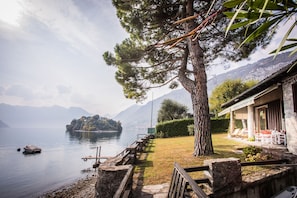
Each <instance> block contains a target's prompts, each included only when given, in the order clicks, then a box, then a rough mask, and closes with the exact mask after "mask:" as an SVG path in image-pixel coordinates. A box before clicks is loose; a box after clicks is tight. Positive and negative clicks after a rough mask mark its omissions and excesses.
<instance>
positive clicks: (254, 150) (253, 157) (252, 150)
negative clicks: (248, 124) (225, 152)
mask: <svg viewBox="0 0 297 198" xmlns="http://www.w3.org/2000/svg"><path fill="white" fill-rule="evenodd" d="M242 151H243V153H244V155H245V161H247V162H257V161H263V160H268V159H269V158H270V156H268V155H265V154H263V153H262V149H261V148H258V147H255V146H248V147H245V148H243V150H242Z"/></svg>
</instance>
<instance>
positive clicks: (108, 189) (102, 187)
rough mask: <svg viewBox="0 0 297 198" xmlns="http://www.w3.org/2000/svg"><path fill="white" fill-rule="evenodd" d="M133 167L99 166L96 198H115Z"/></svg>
mask: <svg viewBox="0 0 297 198" xmlns="http://www.w3.org/2000/svg"><path fill="white" fill-rule="evenodd" d="M131 166H132V165H123V166H108V165H107V166H104V165H101V166H99V169H98V178H97V182H96V187H95V189H96V198H110V197H113V195H114V194H115V193H116V191H117V189H118V188H119V186H120V184H121V182H122V180H123V178H124V177H125V175H126V173H127V171H128V169H129V168H130V167H131Z"/></svg>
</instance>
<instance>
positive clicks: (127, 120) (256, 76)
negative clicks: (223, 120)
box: [114, 53, 297, 129]
mask: <svg viewBox="0 0 297 198" xmlns="http://www.w3.org/2000/svg"><path fill="white" fill-rule="evenodd" d="M288 54H289V53H283V54H279V55H278V56H277V57H276V58H275V59H274V58H273V56H271V57H268V58H265V59H261V60H259V61H257V62H255V63H253V64H248V65H245V66H241V67H239V68H237V69H234V70H231V71H228V72H226V73H223V74H220V75H216V76H214V77H213V78H211V79H209V80H208V82H207V91H208V94H209V95H211V93H212V90H213V89H214V88H215V87H217V86H218V85H220V84H221V83H223V82H224V81H225V80H227V79H241V80H243V81H246V80H258V81H261V80H263V79H264V78H266V77H268V76H270V75H271V74H272V73H274V72H275V71H277V70H279V69H281V68H282V67H284V66H286V65H288V64H289V63H290V62H292V61H293V60H296V59H297V54H296V55H294V56H293V57H289V56H288ZM165 99H171V100H174V101H177V102H179V103H181V104H183V105H186V106H187V107H188V108H189V112H190V113H192V101H191V97H190V94H189V93H188V92H187V91H186V90H185V89H183V88H182V89H178V90H174V91H172V92H170V93H168V94H166V95H164V96H162V97H159V98H157V99H155V100H153V101H152V102H148V103H147V104H145V105H133V106H131V107H129V108H128V109H126V110H124V111H122V112H120V113H119V114H118V115H116V116H115V117H114V119H115V120H120V121H121V122H122V124H123V126H124V127H126V128H127V127H136V128H141V129H145V128H147V127H150V126H151V125H152V126H155V125H156V123H157V117H158V111H159V109H160V107H161V103H162V102H163V101H164V100H165ZM152 103H153V105H152ZM152 107H153V113H152V119H151V109H152ZM151 123H152V124H151Z"/></svg>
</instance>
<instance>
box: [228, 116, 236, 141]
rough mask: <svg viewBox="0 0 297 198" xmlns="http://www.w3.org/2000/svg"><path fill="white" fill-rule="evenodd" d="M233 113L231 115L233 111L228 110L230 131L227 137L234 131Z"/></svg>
mask: <svg viewBox="0 0 297 198" xmlns="http://www.w3.org/2000/svg"><path fill="white" fill-rule="evenodd" d="M233 114H234V113H233V111H232V110H230V124H229V126H230V129H229V130H230V131H229V136H230V137H231V134H232V133H233V131H234V128H235V127H234V115H233Z"/></svg>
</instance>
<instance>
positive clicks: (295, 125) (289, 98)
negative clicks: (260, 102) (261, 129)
mask: <svg viewBox="0 0 297 198" xmlns="http://www.w3.org/2000/svg"><path fill="white" fill-rule="evenodd" d="M295 82H297V74H296V75H294V76H291V77H289V78H287V79H285V80H284V81H283V100H284V113H285V127H286V132H287V144H288V145H287V147H288V150H289V151H290V152H292V153H293V154H295V155H297V138H296V137H297V113H295V112H294V105H293V91H292V84H294V83H295ZM295 102H296V101H295Z"/></svg>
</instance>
